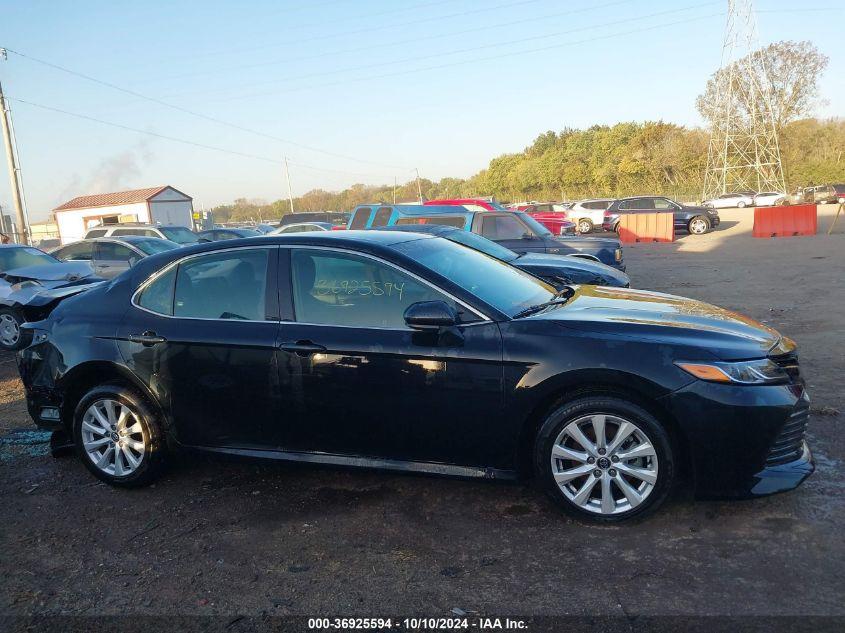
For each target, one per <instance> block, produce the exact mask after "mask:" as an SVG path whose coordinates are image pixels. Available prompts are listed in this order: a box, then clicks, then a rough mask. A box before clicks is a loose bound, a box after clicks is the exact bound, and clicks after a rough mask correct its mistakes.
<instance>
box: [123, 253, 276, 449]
mask: <svg viewBox="0 0 845 633" xmlns="http://www.w3.org/2000/svg"><path fill="white" fill-rule="evenodd" d="M277 252H278V247H274V246H262V247H240V248H231V249H225V250H218V251H212V252H208V253H199V254H196V255H192V256H189V257H186V258H185V259H183V260H181V261H180V262H177V263H175V264H173V265H170V266H168V267H167V268H165V269H164V270H162V271H159V273H157V274H156V275H154V276H153V277H152V278H151V279H149V280H148V281H147V282H146V283H145V284H143V285H142V286H141V288H140V290H139V291H138V292H137V293H136V295H135V296H134V297H133V300H132V305H131V307H130V308H129V310H128V311H127V314H126V316H125V317H124V320H123V322H122V323H121V325H120V327H119V328H118V332H117V336H116V338H117V343H118V348H119V349H120V352H121V355H122V356H123V358H124V360H125V361H126V363H127V365H128V366H129V367H131V368H132V370H133V371H134V372H135V373H136V374H138V376H139V377H140V378H141V380H142V381H143V382H144V383H146V384H149V385H150V386H151V389H152V390H153V392H154V393H155V394H156V396H157V397H158V399H159V401H160V402H162V403H163V404H164V405H165V407H166V411H167V412H168V421H170V422H172V423H173V428H174V429H175V431H176V437H177V439H178V440H179V441H180V442H181V443H183V444H186V445H192V446H204V447H218V448H223V447H225V448H246V449H251V448H261V447H266V444H267V433H268V430H269V428H270V425H271V423H272V422H273V421H274V420H275V417H276V407H277V406H278V403H279V391H278V370H277V369H276V361H277V350H276V337H277V334H278V329H279V321H278V307H277V306H278V294H277V288H276V273H275V271H276V258H277Z"/></svg>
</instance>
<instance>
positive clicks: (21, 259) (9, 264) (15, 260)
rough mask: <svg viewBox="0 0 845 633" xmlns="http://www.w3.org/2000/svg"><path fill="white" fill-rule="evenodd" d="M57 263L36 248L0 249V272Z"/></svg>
mask: <svg viewBox="0 0 845 633" xmlns="http://www.w3.org/2000/svg"><path fill="white" fill-rule="evenodd" d="M56 263H58V262H57V261H56V260H55V258H53V256H51V255H48V254H47V253H45V252H44V251H39V250H38V249H37V248H28V247H22V248H15V247H11V248H2V249H0V271H3V272H5V271H7V270H14V269H15V268H23V267H24V266H38V265H40V264H56Z"/></svg>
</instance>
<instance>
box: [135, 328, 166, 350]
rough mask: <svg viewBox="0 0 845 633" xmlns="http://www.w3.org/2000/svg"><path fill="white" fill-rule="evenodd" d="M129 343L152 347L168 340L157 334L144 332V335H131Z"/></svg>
mask: <svg viewBox="0 0 845 633" xmlns="http://www.w3.org/2000/svg"><path fill="white" fill-rule="evenodd" d="M129 341H130V342H131V343H140V344H141V345H143V346H144V347H152V346H153V345H158V344H159V343H166V342H167V339H166V338H164V337H163V336H158V335H157V334H156V333H155V332H144V333H143V334H130V335H129Z"/></svg>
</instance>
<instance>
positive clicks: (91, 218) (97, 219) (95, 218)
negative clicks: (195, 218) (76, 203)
mask: <svg viewBox="0 0 845 633" xmlns="http://www.w3.org/2000/svg"><path fill="white" fill-rule="evenodd" d="M115 215H116V216H135V220H134V221H136V222H149V221H150V215H149V211H148V210H147V203H146V202H135V203H133V204H121V205H115V206H111V207H92V208H89V209H68V210H66V211H56V224H57V225H58V227H59V238H60V239H61V241H62V244H67V243H69V242H75V241H77V240H81V239H82V238H83V237H85V233H86V231H88V229H89V228H91V227H92V226H95V225H97V224H100V223H101V220H102V218H104V217H108V216H115ZM188 217H189V219H190V213H189V216H188Z"/></svg>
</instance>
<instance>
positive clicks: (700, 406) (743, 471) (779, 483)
mask: <svg viewBox="0 0 845 633" xmlns="http://www.w3.org/2000/svg"><path fill="white" fill-rule="evenodd" d="M663 401H664V404H665V405H666V407H667V409H668V410H669V411H670V413H671V414H672V415H673V417H674V418H675V419H676V420H677V421H678V422H679V424H680V428H681V433H682V434H683V436H684V439H685V440H686V444H687V446H688V448H689V453H690V455H689V457H690V459H691V463H692V470H693V477H694V481H695V490H696V494H697V496H699V497H705V498H740V499H741V498H750V497H758V496H763V495H769V494H773V493H776V492H784V491H787V490H792V489H794V488H796V487H798V486H799V485H800V484H801V483H802V482H803V481H804V480H805V479H806V478H807V477H809V476H810V475H811V474H812V473H813V471H814V470H815V464H814V462H813V456H812V453H811V451H810V448H809V446H808V445H807V443H806V441H805V439H804V429H805V428H806V425H807V422H808V421H809V397H808V395H807V393H806V391H805V390H804V387H803V386H802V385H800V384H790V385H769V386H763V385H760V386H740V385H722V384H716V383H708V382H703V381H695V382H693V383H691V384H689V385H687V386H686V387H684V388H683V389H680V390H678V391H676V392H673V393H671V394H669V395H668V396H664V398H663Z"/></svg>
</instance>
